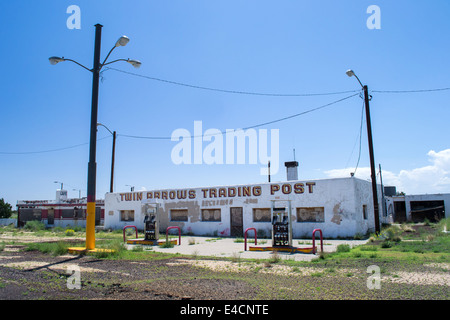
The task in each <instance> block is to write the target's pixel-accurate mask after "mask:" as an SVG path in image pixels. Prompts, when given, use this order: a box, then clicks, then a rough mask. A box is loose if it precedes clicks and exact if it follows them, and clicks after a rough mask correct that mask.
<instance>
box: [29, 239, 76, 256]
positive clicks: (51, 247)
mask: <svg viewBox="0 0 450 320" xmlns="http://www.w3.org/2000/svg"><path fill="white" fill-rule="evenodd" d="M70 246H72V244H70V243H67V242H63V241H58V242H42V243H38V242H33V243H29V244H27V246H26V247H25V250H26V251H39V252H42V253H46V254H51V255H53V256H60V255H64V254H66V253H67V248H69V247H70Z"/></svg>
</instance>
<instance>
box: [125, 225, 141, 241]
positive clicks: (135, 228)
mask: <svg viewBox="0 0 450 320" xmlns="http://www.w3.org/2000/svg"><path fill="white" fill-rule="evenodd" d="M127 228H134V230H135V231H136V239H137V237H138V229H137V227H136V226H125V227H123V242H125V229H127Z"/></svg>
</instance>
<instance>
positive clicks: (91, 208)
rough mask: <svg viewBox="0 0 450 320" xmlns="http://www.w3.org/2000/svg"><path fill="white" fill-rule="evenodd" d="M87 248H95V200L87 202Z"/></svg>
mask: <svg viewBox="0 0 450 320" xmlns="http://www.w3.org/2000/svg"><path fill="white" fill-rule="evenodd" d="M86 249H87V250H94V249H95V202H88V203H87V210H86Z"/></svg>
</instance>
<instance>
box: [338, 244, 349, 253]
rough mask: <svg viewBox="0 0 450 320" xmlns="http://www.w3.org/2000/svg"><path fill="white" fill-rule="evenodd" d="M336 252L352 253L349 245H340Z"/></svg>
mask: <svg viewBox="0 0 450 320" xmlns="http://www.w3.org/2000/svg"><path fill="white" fill-rule="evenodd" d="M336 252H350V245H349V244H340V245H338V246H337V250H336Z"/></svg>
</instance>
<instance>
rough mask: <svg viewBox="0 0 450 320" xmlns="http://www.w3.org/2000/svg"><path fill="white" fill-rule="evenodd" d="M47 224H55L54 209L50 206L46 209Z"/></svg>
mask: <svg viewBox="0 0 450 320" xmlns="http://www.w3.org/2000/svg"><path fill="white" fill-rule="evenodd" d="M47 224H49V225H53V224H55V209H53V208H50V209H48V211H47Z"/></svg>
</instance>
